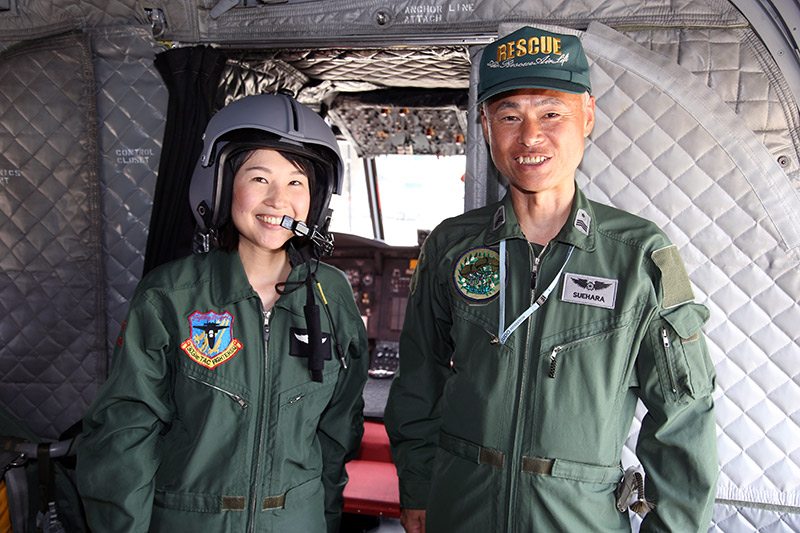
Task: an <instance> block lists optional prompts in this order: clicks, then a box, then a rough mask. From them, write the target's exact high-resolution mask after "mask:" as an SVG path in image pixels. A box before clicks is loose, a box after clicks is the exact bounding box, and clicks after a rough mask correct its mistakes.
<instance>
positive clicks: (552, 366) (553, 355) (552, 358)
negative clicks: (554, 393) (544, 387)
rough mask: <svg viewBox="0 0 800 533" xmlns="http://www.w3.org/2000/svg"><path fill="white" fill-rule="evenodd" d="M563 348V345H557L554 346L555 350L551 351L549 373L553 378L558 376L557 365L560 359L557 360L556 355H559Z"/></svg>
mask: <svg viewBox="0 0 800 533" xmlns="http://www.w3.org/2000/svg"><path fill="white" fill-rule="evenodd" d="M561 348H562V346H556V347H555V348H553V351H552V352H550V374H549V376H550V377H551V378H555V377H556V366H557V365H558V361H556V356H557V355H558V352H560V351H561Z"/></svg>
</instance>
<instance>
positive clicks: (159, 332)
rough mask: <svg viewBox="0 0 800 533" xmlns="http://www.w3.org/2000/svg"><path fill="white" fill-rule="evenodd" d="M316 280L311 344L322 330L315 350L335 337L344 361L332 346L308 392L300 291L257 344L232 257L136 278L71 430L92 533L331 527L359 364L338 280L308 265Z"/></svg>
mask: <svg viewBox="0 0 800 533" xmlns="http://www.w3.org/2000/svg"><path fill="white" fill-rule="evenodd" d="M309 267H310V263H306V264H303V265H300V266H297V267H294V268H293V269H292V272H291V274H290V276H289V281H290V282H302V281H303V280H304V279H305V278H306V273H307V271H308V268H309ZM317 280H318V281H319V283H320V285H321V286H322V288H323V289H322V290H323V291H324V295H325V297H326V298H327V301H328V303H329V304H330V305H329V310H330V316H331V317H332V319H333V323H334V325H335V329H332V328H331V321H330V320H329V319H328V314H327V313H326V312H325V311H324V310H322V309H321V312H320V315H321V327H322V331H323V334H325V335H331V334H335V337H327V340H326V341H325V344H324V345H325V346H329V347H330V346H331V345H332V344H333V342H334V340H338V342H339V343H341V345H342V348H343V350H344V356H345V359H346V362H347V366H348V368H347V369H345V368H344V367H343V365H342V363H341V361H340V359H339V357H337V355H336V353H335V351H334V350H333V349H331V353H332V357H331V358H330V360H326V361H325V362H324V370H323V381H322V383H319V382H314V381H311V379H310V374H309V370H308V366H307V361H308V360H307V358H306V357H303V355H304V353H306V354H307V352H304V351H303V350H304V343H305V347H306V348H307V346H308V340H307V331H306V329H307V326H306V321H305V317H304V314H303V306H304V305H305V304H306V289H305V287H303V286H301V287H300V289H299V290H297V291H295V292H292V293H291V294H286V295H282V296H281V297H280V298H279V299H278V301H277V303H276V304H275V306H274V307H273V309H272V311H271V314H270V316H269V319H268V331H269V335H268V341H267V342H266V344H265V336H267V335H265V329H266V328H265V317H264V316H263V314H262V305H261V300H260V299H259V297H258V295H257V294H256V292H255V291H254V290H253V289H252V287H251V286H250V284H249V282H248V280H247V277H246V275H245V272H244V268H243V267H242V263H241V261H240V259H239V254H238V253H236V252H234V253H228V252H223V251H220V250H214V251H211V252H209V253H208V254H204V255H196V256H191V257H187V258H184V259H181V260H178V261H175V262H172V263H169V264H167V265H164V266H162V267H160V268H158V269H156V270H154V271H153V272H152V273H150V274H148V276H147V277H146V278H145V279H144V280H143V281H142V282H141V283H140V285H139V287H138V288H137V290H136V293H135V295H134V297H133V299H132V301H131V304H130V310H129V312H128V315H127V319H126V322H125V324H124V325H123V331H122V333H121V334H120V338H119V340H118V343H117V344H118V346H117V347H116V350H115V352H114V357H113V359H112V367H111V372H110V376H109V379H108V381H107V382H106V383H105V384H104V385H103V386H102V387H101V388H100V390H99V392H98V393H97V396H96V397H95V399H94V401H93V404H92V406H91V407H90V410H89V412H88V414H87V416H86V418H85V421H84V434H83V437H82V440H81V442H80V445H79V450H78V467H77V475H78V485H79V490H80V493H81V496H82V498H83V500H84V502H85V505H86V511H87V515H88V520H89V523H90V525H91V527H92V528H93V531H95V532H105V531H109V532H114V533H119V532H134V531H136V532H143V531H160V532H168V533H178V532H184V531H208V532H223V531H227V532H233V533H245V532H267V531H269V532H289V531H298V532H301V531H302V532H304V533H306V532H309V533H317V532H324V531H326V530H327V531H328V532H329V533H335V532H336V531H338V523H339V518H340V515H341V508H342V502H343V499H342V491H343V490H344V485H345V483H346V481H347V475H346V472H345V468H344V463H345V461H347V460H349V459H351V458H352V457H353V456H354V455H355V453H356V452H357V450H358V447H359V444H360V441H361V435H362V433H363V415H362V413H363V400H362V396H361V392H362V389H363V386H364V383H365V381H366V375H367V365H368V362H369V361H368V360H369V358H368V357H367V356H366V354H367V339H366V331H365V329H364V324H363V322H362V320H361V317H360V315H359V312H358V309H357V307H356V305H355V302H354V301H353V296H352V291H351V289H350V285H349V283H348V282H347V279H346V278H345V276H344V275H343V274H342V272H341V271H339V270H337V269H335V268H333V267H331V266H329V265H325V264H320V265H319V270H318V272H317ZM315 298H316V301H317V304H318V305H319V306H320V307H322V306H323V304H322V298H321V297H320V294H319V291H318V289H315ZM304 335H305V336H304Z"/></svg>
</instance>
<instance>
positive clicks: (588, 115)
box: [583, 95, 595, 137]
mask: <svg viewBox="0 0 800 533" xmlns="http://www.w3.org/2000/svg"><path fill="white" fill-rule="evenodd" d="M583 114H584V118H585V122H584V125H583V136H584V137H588V136H589V134H590V133H592V130H593V129H594V116H595V105H594V96H592V95H589V97H588V98H587V99H586V103H585V104H584V106H583Z"/></svg>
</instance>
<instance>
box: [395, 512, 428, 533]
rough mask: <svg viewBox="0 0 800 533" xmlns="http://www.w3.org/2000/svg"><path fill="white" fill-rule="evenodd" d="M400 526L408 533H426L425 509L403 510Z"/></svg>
mask: <svg viewBox="0 0 800 533" xmlns="http://www.w3.org/2000/svg"><path fill="white" fill-rule="evenodd" d="M400 524H401V525H402V526H403V529H405V530H406V533H425V509H403V510H402V511H401V512H400Z"/></svg>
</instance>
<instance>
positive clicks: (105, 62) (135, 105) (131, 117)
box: [92, 26, 169, 377]
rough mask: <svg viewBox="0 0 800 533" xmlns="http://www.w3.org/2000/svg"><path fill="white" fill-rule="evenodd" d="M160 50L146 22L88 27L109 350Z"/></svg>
mask: <svg viewBox="0 0 800 533" xmlns="http://www.w3.org/2000/svg"><path fill="white" fill-rule="evenodd" d="M163 49H164V47H163V46H162V45H159V44H157V43H156V42H155V41H154V40H153V36H152V33H151V31H150V29H149V28H145V27H140V26H125V27H120V26H116V27H109V28H98V29H95V30H93V31H92V50H93V55H94V66H95V78H96V84H97V114H98V119H99V129H98V147H99V154H100V163H99V172H100V193H101V198H102V213H101V216H102V219H101V224H102V231H103V265H104V270H105V282H104V287H105V306H106V314H105V316H106V323H107V329H108V343H107V346H108V353H109V354H110V353H111V351H112V349H113V346H114V344H115V342H116V339H117V337H118V335H119V330H120V326H121V325H122V321H123V320H124V319H125V313H126V312H127V310H128V301H129V299H130V297H131V296H133V291H134V289H135V288H136V284H137V283H138V282H139V279H140V278H141V275H142V267H143V266H144V253H145V248H146V245H147V234H148V228H149V225H150V212H151V210H152V208H153V194H154V192H155V188H156V178H157V175H158V163H159V159H160V155H161V146H162V140H163V139H162V137H163V135H164V125H165V121H166V115H167V101H168V98H169V95H168V91H167V88H166V87H165V86H164V82H163V81H162V80H161V76H160V75H159V73H158V72H157V70H156V68H155V67H154V66H153V61H154V59H155V56H156V54H157V53H158V52H160V51H162V50H163ZM104 377H105V376H104Z"/></svg>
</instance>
